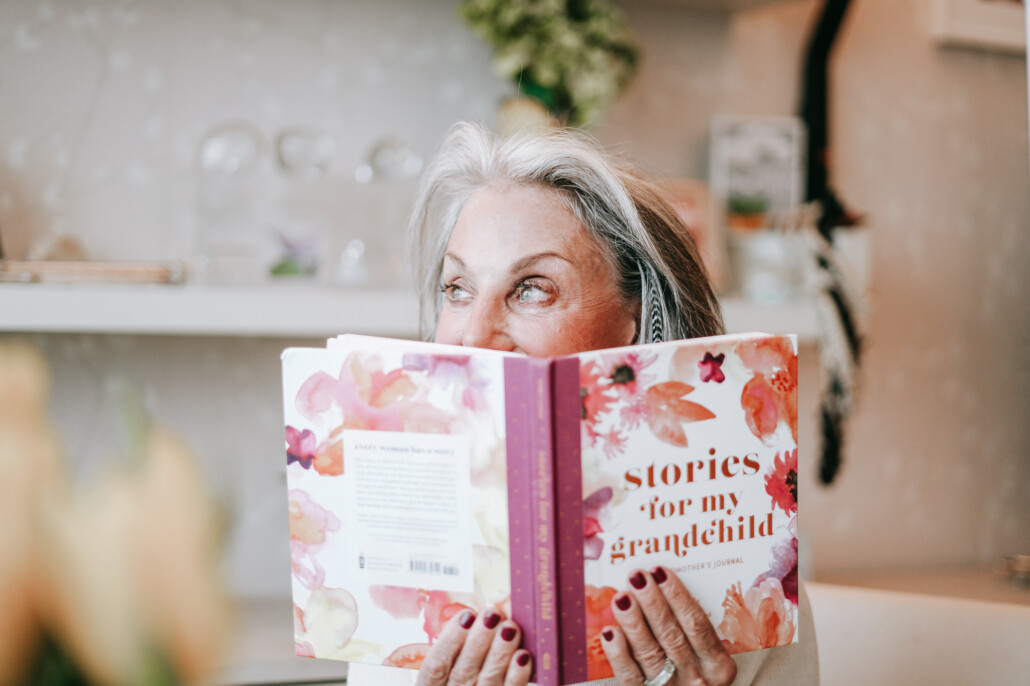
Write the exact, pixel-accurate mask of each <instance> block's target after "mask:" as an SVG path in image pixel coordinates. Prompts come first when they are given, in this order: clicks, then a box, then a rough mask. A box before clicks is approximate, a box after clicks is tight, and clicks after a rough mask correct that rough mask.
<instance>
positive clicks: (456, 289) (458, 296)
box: [443, 283, 472, 302]
mask: <svg viewBox="0 0 1030 686" xmlns="http://www.w3.org/2000/svg"><path fill="white" fill-rule="evenodd" d="M443 293H444V297H445V298H447V300H449V301H451V302H463V301H466V300H471V299H472V294H471V293H469V292H468V291H467V290H465V289H464V288H462V287H461V286H459V285H458V284H456V283H450V284H447V285H446V286H443Z"/></svg>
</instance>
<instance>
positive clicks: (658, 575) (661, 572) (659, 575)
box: [651, 567, 669, 584]
mask: <svg viewBox="0 0 1030 686" xmlns="http://www.w3.org/2000/svg"><path fill="white" fill-rule="evenodd" d="M651 576H652V577H654V580H655V583H659V584H664V583H665V580H666V579H668V578H669V575H668V574H666V573H665V569H664V568H662V567H655V568H654V569H652V570H651Z"/></svg>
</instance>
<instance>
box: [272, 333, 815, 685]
mask: <svg viewBox="0 0 1030 686" xmlns="http://www.w3.org/2000/svg"><path fill="white" fill-rule="evenodd" d="M282 374H283V392H284V409H285V424H286V426H285V430H286V451H287V482H288V491H289V511H290V545H291V564H292V572H293V599H294V619H295V634H296V635H295V640H296V652H297V654H299V655H306V656H310V657H319V658H331V659H340V660H347V661H359V662H369V663H375V664H386V665H392V666H395V667H411V668H417V667H418V666H419V665H420V664H421V660H422V658H423V657H424V656H425V654H426V651H427V650H428V649H429V647H430V646H431V644H432V642H433V641H434V640H435V639H436V637H437V636H438V635H439V633H440V631H441V630H442V628H443V626H444V625H445V624H446V622H447V620H448V619H450V617H452V616H454V615H455V614H456V613H459V612H462V611H463V610H464V609H466V608H471V609H473V610H475V611H477V612H482V611H483V610H484V609H485V608H487V607H497V608H499V609H500V610H501V611H502V612H503V613H504V614H506V615H507V616H510V617H512V618H513V619H514V620H515V621H517V622H518V623H519V625H520V627H521V628H522V632H523V639H522V641H523V643H522V645H523V647H525V648H527V649H528V650H530V652H531V653H532V654H533V656H534V670H535V671H534V676H533V680H534V681H535V682H536V683H539V684H545V685H549V686H560V685H562V684H573V683H579V682H583V681H588V680H595V679H601V678H604V677H607V676H610V675H611V668H610V666H609V665H608V662H607V660H606V658H605V656H604V653H603V651H602V649H601V643H600V642H601V638H600V632H601V629H602V628H603V627H604V626H606V625H609V624H615V623H616V622H615V619H614V616H613V615H612V612H611V609H610V603H611V600H612V598H613V597H614V596H615V595H616V594H617V593H619V592H621V591H623V590H625V589H627V588H628V584H627V578H628V576H629V575H630V574H631V572H633V571H634V570H636V569H652V568H654V567H655V566H657V565H661V566H663V567H664V568H665V569H666V570H668V571H669V572H672V573H675V574H677V575H679V577H680V578H681V579H682V580H683V581H684V583H685V585H686V586H687V588H688V589H689V590H690V592H691V593H692V594H693V595H694V596H695V597H696V598H697V599H698V601H699V602H700V603H701V604H702V606H703V607H704V608H705V610H706V611H707V612H708V613H709V616H710V618H711V620H712V623H713V625H714V626H715V627H716V629H717V631H718V632H719V634H720V637H721V638H722V640H723V643H724V645H726V646H727V648H728V649H729V650H730V652H743V651H748V650H755V649H760V648H767V647H772V646H777V645H784V644H789V643H794V642H797V640H798V624H799V617H798V611H797V598H798V581H797V559H798V541H797V340H796V338H795V337H794V336H791V335H785V336H775V335H766V334H758V333H752V334H740V335H727V336H716V337H711V338H698V339H691V340H684V341H671V342H665V343H656V344H647V345H636V346H629V347H624V348H615V349H610V350H599V351H591V352H585V353H581V354H578V355H571V356H565V357H557V358H530V357H526V356H523V355H517V354H511V353H502V352H497V351H491V350H481V349H474V348H463V347H459V346H449V345H438V344H434V343H421V342H413V341H399V340H393V339H385V338H373V337H366V336H354V335H344V336H339V337H337V338H334V339H330V341H329V342H328V344H327V346H326V347H325V348H290V349H287V350H286V351H284V353H283V356H282Z"/></svg>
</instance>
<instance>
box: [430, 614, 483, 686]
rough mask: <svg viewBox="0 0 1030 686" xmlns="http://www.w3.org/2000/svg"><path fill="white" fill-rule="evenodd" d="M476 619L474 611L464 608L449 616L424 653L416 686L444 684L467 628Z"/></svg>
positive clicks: (462, 643)
mask: <svg viewBox="0 0 1030 686" xmlns="http://www.w3.org/2000/svg"><path fill="white" fill-rule="evenodd" d="M475 621H476V613H475V612H472V611H471V610H465V611H464V612H460V613H458V614H456V615H455V616H453V617H451V619H450V621H448V622H447V624H446V626H444V628H443V631H441V632H440V636H439V638H437V639H436V641H435V642H434V643H433V647H432V648H430V649H429V652H428V653H426V657H425V659H424V660H423V661H422V666H421V667H420V668H419V670H418V681H417V682H416V683H417V686H445V685H446V684H447V679H448V677H449V676H450V674H451V666H452V665H453V664H454V662H455V660H456V659H457V657H458V655H459V654H460V653H461V649H462V646H464V645H465V639H466V638H467V636H468V633H469V629H470V628H471V627H472V625H473V624H474V623H475Z"/></svg>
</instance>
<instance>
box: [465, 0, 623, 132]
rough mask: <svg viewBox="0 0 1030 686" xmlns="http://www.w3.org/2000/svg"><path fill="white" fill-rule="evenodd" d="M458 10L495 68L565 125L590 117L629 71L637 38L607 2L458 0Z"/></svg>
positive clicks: (596, 115)
mask: <svg viewBox="0 0 1030 686" xmlns="http://www.w3.org/2000/svg"><path fill="white" fill-rule="evenodd" d="M461 15H462V17H463V18H464V20H465V21H466V22H467V23H468V25H469V26H470V27H471V28H472V29H473V30H474V31H476V32H477V33H478V34H479V35H481V36H482V37H483V38H485V39H486V40H487V42H489V43H490V44H491V45H492V46H493V48H494V58H493V66H494V69H495V70H496V71H497V72H498V73H499V74H500V75H502V76H504V77H505V78H509V79H512V80H513V81H514V82H515V84H516V85H517V86H518V88H519V91H520V92H521V93H523V94H524V95H528V96H532V97H535V98H537V99H539V100H540V101H541V102H543V104H544V105H545V106H546V107H547V108H548V109H549V110H550V111H551V112H553V113H555V114H556V115H557V116H558V117H559V118H561V119H562V120H563V121H564V123H565V124H567V125H569V126H589V125H591V124H593V123H596V121H597V120H598V119H599V118H600V115H601V112H602V111H603V110H604V108H605V107H607V106H608V105H609V104H610V103H611V102H612V101H613V100H615V98H616V97H617V96H618V95H619V94H620V93H621V92H622V90H623V89H624V88H625V87H626V85H627V84H628V83H629V81H630V80H631V79H632V77H633V75H634V74H635V73H636V69H637V62H638V59H639V49H638V47H637V43H636V40H635V38H634V37H633V34H632V32H631V31H630V28H629V24H628V23H627V22H626V20H625V18H624V17H623V16H622V14H621V13H620V12H619V11H618V10H617V9H616V8H615V7H613V6H612V5H611V4H609V3H608V2H607V1H606V0H465V1H464V2H463V3H462V5H461Z"/></svg>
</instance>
